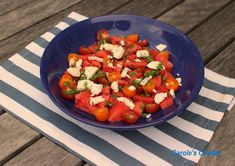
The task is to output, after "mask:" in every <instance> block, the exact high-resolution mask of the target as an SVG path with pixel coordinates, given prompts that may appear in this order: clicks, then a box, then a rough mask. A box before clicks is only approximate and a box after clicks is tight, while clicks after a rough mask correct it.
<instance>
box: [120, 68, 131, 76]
mask: <svg viewBox="0 0 235 166" xmlns="http://www.w3.org/2000/svg"><path fill="white" fill-rule="evenodd" d="M130 70H131V69H129V68H127V67H125V68H124V69H123V70H122V73H121V77H122V78H124V77H128V76H127V75H128V74H127V72H128V71H130ZM129 77H130V76H129Z"/></svg>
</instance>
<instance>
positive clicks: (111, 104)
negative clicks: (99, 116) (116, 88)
mask: <svg viewBox="0 0 235 166" xmlns="http://www.w3.org/2000/svg"><path fill="white" fill-rule="evenodd" d="M105 105H106V106H109V107H112V106H113V103H112V102H110V101H106V102H105Z"/></svg>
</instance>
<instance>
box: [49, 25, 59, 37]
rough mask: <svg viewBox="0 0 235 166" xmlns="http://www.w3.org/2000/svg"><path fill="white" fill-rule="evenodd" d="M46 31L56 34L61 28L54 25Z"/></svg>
mask: <svg viewBox="0 0 235 166" xmlns="http://www.w3.org/2000/svg"><path fill="white" fill-rule="evenodd" d="M48 32H51V33H53V34H54V35H57V34H58V33H60V32H61V30H60V29H59V28H56V27H54V28H52V29H50V30H49V31H48Z"/></svg>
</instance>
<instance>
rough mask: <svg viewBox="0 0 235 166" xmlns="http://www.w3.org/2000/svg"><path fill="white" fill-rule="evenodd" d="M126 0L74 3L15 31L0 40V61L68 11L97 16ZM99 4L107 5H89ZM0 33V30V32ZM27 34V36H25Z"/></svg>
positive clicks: (97, 0)
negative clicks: (18, 31) (42, 19)
mask: <svg viewBox="0 0 235 166" xmlns="http://www.w3.org/2000/svg"><path fill="white" fill-rule="evenodd" d="M127 2H128V1H127V0H120V1H113V0H94V1H88V0H87V1H84V2H82V3H79V4H76V5H74V6H72V7H70V8H68V9H66V10H64V11H63V12H60V13H58V14H56V15H53V16H52V17H50V18H48V19H46V20H44V21H42V22H40V23H38V24H36V25H34V26H32V27H29V28H28V29H26V30H24V31H22V32H20V33H17V34H16V35H14V36H12V37H9V38H8V39H6V40H4V41H1V42H0V61H3V60H4V59H6V58H8V57H9V56H10V55H12V54H13V53H15V52H16V51H18V50H19V49H20V48H23V47H25V46H26V45H27V44H28V43H29V42H31V41H32V40H34V39H35V38H37V37H38V36H40V35H41V34H42V33H44V32H46V31H47V30H49V29H50V28H52V27H54V25H55V24H57V23H58V22H60V21H61V20H62V19H63V18H64V17H66V16H67V15H68V14H69V13H70V12H72V11H75V12H78V13H82V14H84V15H90V16H97V15H102V14H106V13H109V12H111V11H113V10H114V9H116V8H118V7H120V6H122V5H125V4H126V3H127ZM89 4H92V5H94V6H99V5H100V4H105V6H109V7H108V8H106V9H105V10H104V9H102V8H100V7H97V8H96V7H94V8H92V10H91V8H90V5H89ZM0 34H1V32H0ZM26 36H27V37H26Z"/></svg>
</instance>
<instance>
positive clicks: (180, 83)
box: [176, 77, 182, 86]
mask: <svg viewBox="0 0 235 166" xmlns="http://www.w3.org/2000/svg"><path fill="white" fill-rule="evenodd" d="M176 80H177V81H178V83H179V86H182V80H181V78H180V77H178V78H176Z"/></svg>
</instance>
